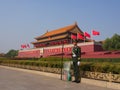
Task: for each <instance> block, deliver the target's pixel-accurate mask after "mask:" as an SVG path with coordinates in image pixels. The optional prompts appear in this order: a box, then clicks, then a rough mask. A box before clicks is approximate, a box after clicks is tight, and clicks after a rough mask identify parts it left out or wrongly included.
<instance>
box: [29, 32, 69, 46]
mask: <svg viewBox="0 0 120 90" xmlns="http://www.w3.org/2000/svg"><path fill="white" fill-rule="evenodd" d="M67 36H68V35H67V34H64V35H61V36H56V37H52V38H49V37H48V38H46V39H42V40H38V41H36V42H31V43H32V44H35V43H40V42H45V41H52V40H58V39H62V38H66V37H67Z"/></svg>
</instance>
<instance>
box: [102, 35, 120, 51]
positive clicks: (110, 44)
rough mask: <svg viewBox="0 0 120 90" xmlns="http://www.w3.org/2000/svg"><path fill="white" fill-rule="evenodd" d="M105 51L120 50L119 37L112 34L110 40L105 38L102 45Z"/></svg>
mask: <svg viewBox="0 0 120 90" xmlns="http://www.w3.org/2000/svg"><path fill="white" fill-rule="evenodd" d="M103 49H105V50H120V35H118V34H114V35H113V36H112V37H111V38H107V39H106V40H105V42H104V43H103Z"/></svg>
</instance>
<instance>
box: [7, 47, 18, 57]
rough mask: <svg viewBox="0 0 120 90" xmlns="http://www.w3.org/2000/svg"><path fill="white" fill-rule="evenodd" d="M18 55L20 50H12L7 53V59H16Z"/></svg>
mask: <svg viewBox="0 0 120 90" xmlns="http://www.w3.org/2000/svg"><path fill="white" fill-rule="evenodd" d="M17 55H18V50H14V49H11V50H9V51H8V52H7V53H6V55H5V56H6V57H10V58H14V57H15V56H17Z"/></svg>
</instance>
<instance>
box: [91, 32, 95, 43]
mask: <svg viewBox="0 0 120 90" xmlns="http://www.w3.org/2000/svg"><path fill="white" fill-rule="evenodd" d="M92 32H93V30H92V31H91V40H92V42H93V41H94V40H93V34H92Z"/></svg>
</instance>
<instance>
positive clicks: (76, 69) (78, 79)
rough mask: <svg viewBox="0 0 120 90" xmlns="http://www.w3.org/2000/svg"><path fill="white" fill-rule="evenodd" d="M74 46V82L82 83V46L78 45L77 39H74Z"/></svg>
mask: <svg viewBox="0 0 120 90" xmlns="http://www.w3.org/2000/svg"><path fill="white" fill-rule="evenodd" d="M73 44H74V47H73V48H72V60H73V70H74V77H75V80H74V81H73V82H76V83H80V82H81V77H80V70H79V65H78V64H79V63H80V59H81V48H80V47H79V46H77V41H73Z"/></svg>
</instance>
